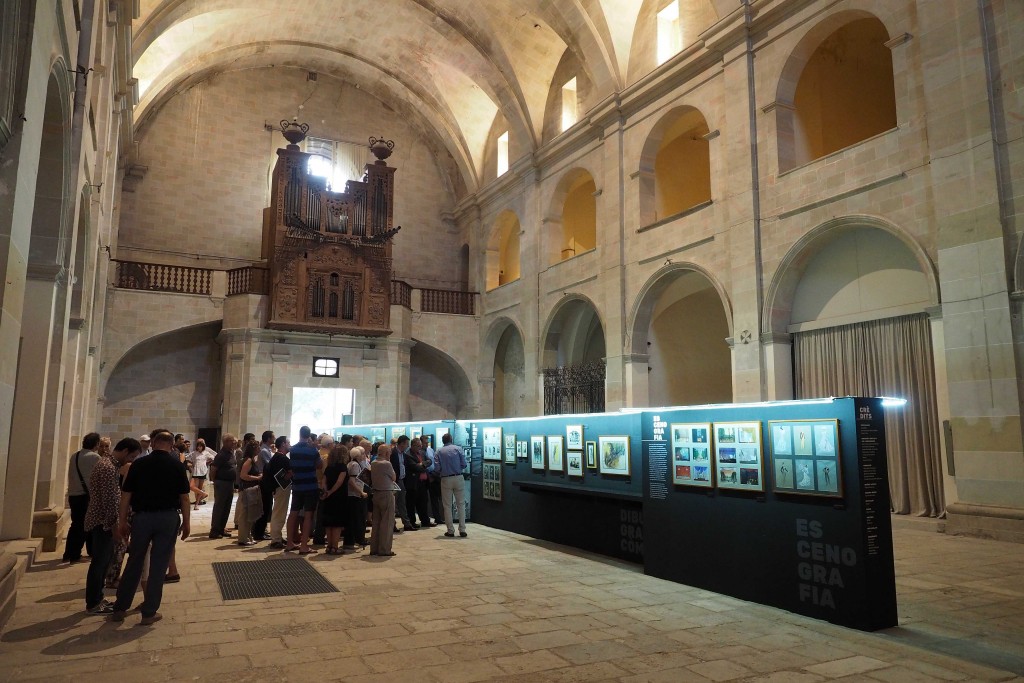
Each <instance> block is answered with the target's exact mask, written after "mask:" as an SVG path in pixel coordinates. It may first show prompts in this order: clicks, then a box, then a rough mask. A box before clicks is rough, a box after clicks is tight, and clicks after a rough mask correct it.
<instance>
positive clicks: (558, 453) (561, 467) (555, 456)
mask: <svg viewBox="0 0 1024 683" xmlns="http://www.w3.org/2000/svg"><path fill="white" fill-rule="evenodd" d="M548 471H549V472H564V471H565V439H564V437H562V436H549V437H548Z"/></svg>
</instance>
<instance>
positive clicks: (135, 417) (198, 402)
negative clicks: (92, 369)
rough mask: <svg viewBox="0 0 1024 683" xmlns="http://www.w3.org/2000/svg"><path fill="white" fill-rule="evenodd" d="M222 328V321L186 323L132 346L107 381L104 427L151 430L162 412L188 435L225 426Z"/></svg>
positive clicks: (109, 430) (104, 430)
mask: <svg viewBox="0 0 1024 683" xmlns="http://www.w3.org/2000/svg"><path fill="white" fill-rule="evenodd" d="M220 328H221V325H220V323H206V324H203V325H195V326H191V327H185V328H182V329H179V330H175V331H173V332H168V333H166V334H161V335H157V336H155V337H150V338H149V339H146V340H145V341H143V342H142V343H140V344H138V345H136V346H135V347H133V348H132V349H131V350H130V351H128V353H126V354H125V355H124V356H123V357H122V358H121V360H120V361H119V362H118V364H117V367H115V368H114V369H113V371H112V372H111V374H110V379H109V380H108V381H107V385H106V391H105V398H106V401H105V402H104V404H103V413H102V415H101V426H100V428H99V431H101V432H102V433H104V434H131V435H137V434H141V433H145V432H149V431H150V430H151V429H153V428H154V427H155V426H156V425H153V424H151V422H152V421H153V419H154V418H155V417H158V416H160V417H162V419H163V420H169V423H167V424H166V426H167V428H168V429H173V430H174V431H175V432H182V433H187V434H195V433H196V432H197V431H198V430H199V429H202V428H204V427H211V426H216V425H219V424H220V422H221V416H220V402H221V387H222V386H223V377H222V368H221V347H220V345H219V344H217V335H218V334H219V333H220ZM171 406H178V408H175V409H172V408H171Z"/></svg>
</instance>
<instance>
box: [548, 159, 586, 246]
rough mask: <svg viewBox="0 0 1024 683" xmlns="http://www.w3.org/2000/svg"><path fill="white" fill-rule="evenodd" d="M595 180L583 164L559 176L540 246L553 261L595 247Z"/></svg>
mask: <svg viewBox="0 0 1024 683" xmlns="http://www.w3.org/2000/svg"><path fill="white" fill-rule="evenodd" d="M596 195H597V184H596V183H595V182H594V175H593V174H592V173H591V172H590V171H589V170H588V169H586V168H582V167H577V168H573V169H570V170H569V171H567V172H566V173H565V174H563V175H562V177H561V178H560V179H559V181H558V184H557V185H555V190H554V192H553V193H552V195H551V201H550V204H549V207H548V217H547V218H545V219H544V224H545V225H544V233H545V234H544V235H543V238H542V240H541V244H542V248H543V249H544V252H545V254H546V255H547V259H546V261H547V263H549V264H555V263H559V262H561V261H564V260H566V259H569V258H572V257H574V256H577V255H578V254H581V253H583V252H586V251H590V250H592V249H595V248H596V247H597V196H596Z"/></svg>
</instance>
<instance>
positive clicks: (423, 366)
mask: <svg viewBox="0 0 1024 683" xmlns="http://www.w3.org/2000/svg"><path fill="white" fill-rule="evenodd" d="M472 402H473V391H472V388H471V387H470V385H469V378H468V377H467V375H466V372H465V371H464V370H463V369H462V367H461V366H460V365H459V364H458V362H457V361H456V360H455V359H454V358H452V357H451V356H449V355H448V354H446V353H444V352H443V351H441V350H440V349H438V348H436V347H434V346H431V345H430V344H426V343H424V342H421V341H416V345H415V346H413V347H412V351H410V352H409V415H408V419H410V420H446V419H452V418H456V417H459V416H460V415H461V414H462V413H463V411H464V409H465V408H466V407H468V406H469V405H471V404H472Z"/></svg>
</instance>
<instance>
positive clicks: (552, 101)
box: [541, 48, 594, 142]
mask: <svg viewBox="0 0 1024 683" xmlns="http://www.w3.org/2000/svg"><path fill="white" fill-rule="evenodd" d="M570 79H575V86H576V87H575V100H574V101H573V102H571V103H567V102H566V100H565V97H566V96H567V95H568V94H569V93H568V91H566V90H564V86H565V84H566V83H567V82H568V81H569V80H570ZM593 93H594V86H593V84H592V83H591V81H590V78H589V77H588V75H587V71H586V69H584V68H583V64H582V63H581V61H580V58H579V57H578V56H577V55H576V53H575V52H574V51H573V50H572V49H571V48H567V49H566V50H565V52H564V53H562V57H561V59H560V60H559V62H558V66H557V67H556V68H555V73H554V74H553V75H552V77H551V83H550V85H549V86H548V96H547V101H546V103H545V105H544V121H543V131H542V135H541V139H542V140H543V141H544V142H549V141H551V140H553V139H554V138H556V137H558V136H559V135H561V134H562V133H563V132H564V131H565V130H566V126H565V124H566V123H567V121H566V120H565V117H564V114H565V111H566V105H567V104H569V107H570V108H571V110H572V111H573V112H574V113H575V116H574V117H573V120H572V123H570V124H569V127H571V126H572V125H574V124H575V123H576V122H577V121H579V119H580V118H581V117H582V115H583V113H584V112H586V111H587V110H588V109H589V107H588V106H587V105H588V104H589V103H590V102H591V101H592V100H593Z"/></svg>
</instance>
